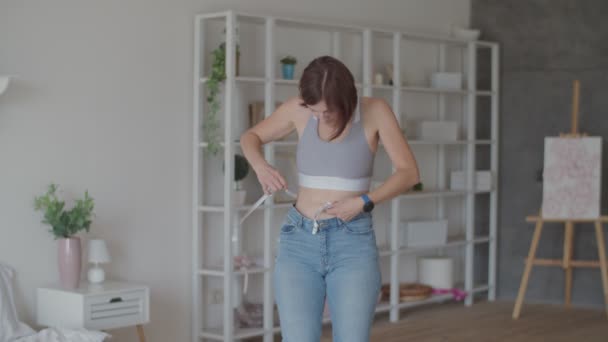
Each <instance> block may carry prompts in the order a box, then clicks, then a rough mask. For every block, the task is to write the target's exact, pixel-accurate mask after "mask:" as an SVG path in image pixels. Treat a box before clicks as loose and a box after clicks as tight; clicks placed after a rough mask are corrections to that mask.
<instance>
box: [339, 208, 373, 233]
mask: <svg viewBox="0 0 608 342" xmlns="http://www.w3.org/2000/svg"><path fill="white" fill-rule="evenodd" d="M344 231H346V232H347V233H349V234H359V235H362V234H371V233H373V232H374V223H373V221H372V217H371V215H370V214H369V213H362V214H359V215H357V216H355V217H354V218H353V219H351V220H350V221H344Z"/></svg>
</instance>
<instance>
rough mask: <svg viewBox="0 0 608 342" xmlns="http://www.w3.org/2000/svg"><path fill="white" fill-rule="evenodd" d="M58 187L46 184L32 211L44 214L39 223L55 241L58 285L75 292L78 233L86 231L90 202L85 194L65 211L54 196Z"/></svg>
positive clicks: (91, 209) (79, 252)
mask: <svg viewBox="0 0 608 342" xmlns="http://www.w3.org/2000/svg"><path fill="white" fill-rule="evenodd" d="M57 190H58V186H57V185H56V184H54V183H53V184H50V185H49V187H48V190H47V192H46V193H45V194H44V195H42V196H39V197H36V198H35V199H34V208H35V209H36V210H42V211H44V219H43V220H42V223H46V224H48V225H50V226H51V230H50V232H51V233H52V234H53V236H54V237H55V240H59V244H58V254H57V258H58V260H57V261H58V266H59V279H60V282H61V285H62V286H63V287H64V288H66V289H75V288H77V287H78V285H79V283H80V272H81V267H82V264H81V262H82V261H81V260H82V247H81V243H80V237H78V236H75V235H76V234H77V233H78V232H79V231H81V230H85V231H87V232H88V231H89V229H90V227H91V217H92V216H93V215H94V213H93V207H94V204H93V199H92V198H91V197H89V192H88V191H85V193H84V198H83V199H77V200H76V201H75V205H74V207H73V208H72V209H70V210H65V201H63V200H61V199H59V198H58V197H57V194H56V192H57Z"/></svg>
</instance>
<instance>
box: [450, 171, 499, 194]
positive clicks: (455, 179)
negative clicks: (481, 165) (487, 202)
mask: <svg viewBox="0 0 608 342" xmlns="http://www.w3.org/2000/svg"><path fill="white" fill-rule="evenodd" d="M450 189H451V190H467V180H466V172H465V171H452V172H451V173H450ZM474 189H475V190H478V191H490V190H491V189H492V171H490V170H477V171H475V187H474Z"/></svg>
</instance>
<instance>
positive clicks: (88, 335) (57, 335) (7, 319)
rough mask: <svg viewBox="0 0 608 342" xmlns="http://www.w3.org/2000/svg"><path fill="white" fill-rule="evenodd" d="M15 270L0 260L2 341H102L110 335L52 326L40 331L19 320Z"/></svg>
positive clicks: (0, 326)
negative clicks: (14, 288) (14, 284)
mask: <svg viewBox="0 0 608 342" xmlns="http://www.w3.org/2000/svg"><path fill="white" fill-rule="evenodd" d="M14 274H15V271H14V270H13V269H12V268H11V267H9V266H8V265H6V264H3V263H2V262H0V342H76V341H78V342H102V341H103V340H104V339H106V338H107V337H110V336H111V335H108V334H106V333H104V332H101V331H89V330H85V329H80V330H73V329H61V328H55V327H51V328H48V329H44V330H42V331H40V332H38V333H36V331H35V330H34V329H32V328H30V327H29V326H28V325H27V324H25V323H23V322H21V321H19V318H18V317H17V310H16V307H15V300H14V298H15V297H14V296H13V277H14Z"/></svg>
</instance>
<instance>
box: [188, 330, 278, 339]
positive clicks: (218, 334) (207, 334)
mask: <svg viewBox="0 0 608 342" xmlns="http://www.w3.org/2000/svg"><path fill="white" fill-rule="evenodd" d="M279 331H281V327H274V328H273V329H270V330H269V331H266V330H264V329H263V328H237V329H236V331H235V332H234V339H235V340H238V339H244V338H251V337H256V336H262V335H264V334H266V333H267V332H271V333H277V332H279ZM199 338H210V339H212V340H217V341H224V330H223V328H210V329H206V330H203V331H201V332H200V334H199Z"/></svg>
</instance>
